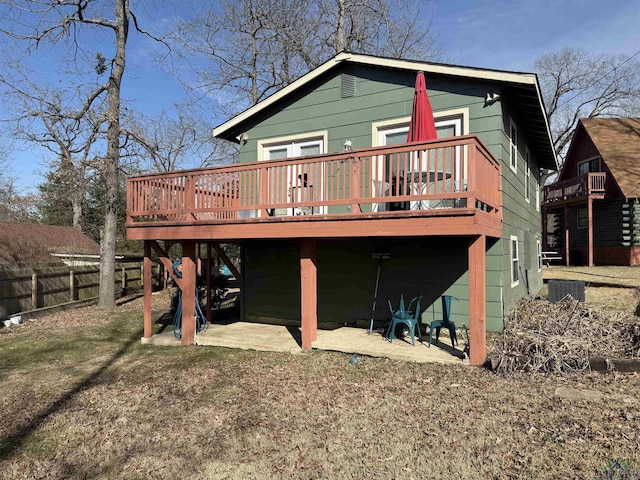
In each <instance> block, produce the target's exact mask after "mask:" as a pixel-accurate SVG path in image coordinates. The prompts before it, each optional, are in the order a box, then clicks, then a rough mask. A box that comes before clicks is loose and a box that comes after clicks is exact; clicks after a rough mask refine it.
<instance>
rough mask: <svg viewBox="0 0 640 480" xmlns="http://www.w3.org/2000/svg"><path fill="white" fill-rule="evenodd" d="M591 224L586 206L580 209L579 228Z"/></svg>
mask: <svg viewBox="0 0 640 480" xmlns="http://www.w3.org/2000/svg"><path fill="white" fill-rule="evenodd" d="M588 226H589V212H588V211H587V209H586V208H579V209H578V228H587V227H588Z"/></svg>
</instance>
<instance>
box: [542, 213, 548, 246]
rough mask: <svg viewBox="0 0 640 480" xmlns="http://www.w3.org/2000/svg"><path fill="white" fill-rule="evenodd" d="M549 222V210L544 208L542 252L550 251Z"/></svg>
mask: <svg viewBox="0 0 640 480" xmlns="http://www.w3.org/2000/svg"><path fill="white" fill-rule="evenodd" d="M548 220H549V215H548V212H547V209H546V208H544V207H542V250H544V251H547V250H549V245H548V243H549V242H548V236H549V235H548V233H547V232H548V229H549V225H547V222H548Z"/></svg>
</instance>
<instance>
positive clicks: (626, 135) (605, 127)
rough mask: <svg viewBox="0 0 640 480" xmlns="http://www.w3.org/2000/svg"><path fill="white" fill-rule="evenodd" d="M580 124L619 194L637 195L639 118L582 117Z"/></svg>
mask: <svg viewBox="0 0 640 480" xmlns="http://www.w3.org/2000/svg"><path fill="white" fill-rule="evenodd" d="M580 123H581V124H582V126H583V127H584V129H585V131H586V132H587V134H588V135H589V137H590V138H591V140H592V141H593V143H594V145H595V146H596V148H597V149H598V152H599V153H600V157H601V158H602V160H603V161H604V163H605V164H606V165H607V167H608V168H609V171H610V172H611V174H612V175H613V177H614V178H615V180H616V182H617V183H618V186H619V187H620V190H621V191H622V194H623V195H624V196H625V197H627V198H630V197H638V196H640V118H583V119H580Z"/></svg>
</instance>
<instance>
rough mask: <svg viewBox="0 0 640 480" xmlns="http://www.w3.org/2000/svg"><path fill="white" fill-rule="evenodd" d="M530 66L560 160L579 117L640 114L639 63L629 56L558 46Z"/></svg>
mask: <svg viewBox="0 0 640 480" xmlns="http://www.w3.org/2000/svg"><path fill="white" fill-rule="evenodd" d="M636 55H637V54H636ZM535 68H536V71H537V72H538V75H539V79H540V85H541V88H542V93H543V98H544V99H545V104H546V109H547V114H548V116H549V120H550V123H551V134H552V136H553V144H554V146H555V148H556V151H557V152H558V154H559V156H560V158H561V161H562V159H563V158H564V155H565V154H566V149H567V148H568V145H569V142H570V141H571V137H572V135H573V132H574V130H575V128H576V125H577V123H578V120H579V119H580V118H592V117H601V116H609V117H616V116H633V115H638V113H639V112H640V62H639V61H638V60H637V59H636V58H635V55H634V56H628V55H609V54H597V55H596V54H590V53H588V52H586V51H585V50H583V49H580V48H564V49H562V50H557V51H553V52H550V53H547V54H545V55H543V56H542V57H540V58H539V59H538V60H537V61H536V63H535Z"/></svg>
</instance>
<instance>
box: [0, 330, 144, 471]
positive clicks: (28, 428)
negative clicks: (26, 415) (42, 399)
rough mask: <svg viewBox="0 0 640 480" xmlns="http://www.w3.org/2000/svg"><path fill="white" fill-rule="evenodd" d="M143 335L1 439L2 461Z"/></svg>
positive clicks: (137, 336) (0, 453)
mask: <svg viewBox="0 0 640 480" xmlns="http://www.w3.org/2000/svg"><path fill="white" fill-rule="evenodd" d="M142 333H143V332H142V330H137V331H136V332H135V333H134V334H133V335H131V337H129V338H128V339H127V340H126V341H125V343H124V344H123V345H122V346H121V347H120V348H119V349H118V350H117V351H116V352H114V354H113V355H112V356H111V358H109V360H107V361H106V362H105V363H104V364H103V365H102V366H101V367H100V368H99V369H98V370H96V371H95V372H93V373H91V374H90V375H89V376H87V377H86V378H85V379H84V380H82V381H80V382H79V383H77V384H76V385H75V386H74V387H73V388H72V389H71V390H69V391H68V392H66V393H65V394H64V395H62V396H60V397H59V398H57V399H56V400H54V401H53V402H52V403H51V404H50V405H49V406H48V407H47V408H45V409H44V410H42V411H41V412H40V413H38V414H37V415H36V416H35V417H34V418H32V419H31V420H29V421H28V422H27V423H25V424H23V425H21V426H19V427H17V428H16V429H15V430H14V431H13V432H10V433H9V435H7V436H6V437H4V438H2V439H0V460H4V459H6V458H8V457H10V456H11V455H13V454H14V453H15V452H16V451H17V450H18V449H19V448H21V447H22V446H23V445H24V443H25V442H26V441H27V439H28V438H29V436H30V435H31V434H33V433H34V432H35V431H36V430H37V429H38V428H39V427H40V425H42V423H43V422H45V421H46V420H47V419H48V418H49V417H50V416H51V415H52V414H54V413H56V412H57V411H59V410H62V409H64V408H65V407H66V405H67V404H68V403H69V402H70V401H71V400H72V399H73V398H74V397H75V396H76V395H77V394H79V393H81V392H82V391H84V390H85V389H87V388H89V387H91V386H93V385H94V383H95V382H96V379H98V378H99V377H100V376H101V375H102V374H103V373H105V371H106V370H107V369H108V368H109V367H111V366H112V365H113V364H114V363H115V362H116V361H118V360H119V359H120V358H121V357H122V356H123V355H124V354H125V353H127V351H128V350H129V349H130V348H131V346H132V345H133V344H134V343H137V342H139V341H140V337H141V335H142Z"/></svg>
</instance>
